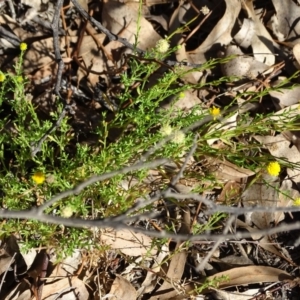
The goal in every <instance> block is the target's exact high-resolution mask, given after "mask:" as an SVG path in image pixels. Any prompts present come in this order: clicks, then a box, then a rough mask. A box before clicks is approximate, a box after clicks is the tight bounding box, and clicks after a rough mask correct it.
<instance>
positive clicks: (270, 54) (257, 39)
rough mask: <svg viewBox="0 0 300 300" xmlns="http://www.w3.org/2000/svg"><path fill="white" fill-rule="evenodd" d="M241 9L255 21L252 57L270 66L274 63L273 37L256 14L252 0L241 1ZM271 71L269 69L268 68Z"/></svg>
mask: <svg viewBox="0 0 300 300" xmlns="http://www.w3.org/2000/svg"><path fill="white" fill-rule="evenodd" d="M242 6H243V9H244V10H245V11H246V12H247V14H248V17H249V18H250V19H252V20H253V21H254V23H255V34H254V35H253V38H252V42H251V47H252V50H253V54H254V57H255V59H256V60H257V61H260V62H262V63H265V64H266V65H267V66H272V65H274V63H275V55H274V46H273V39H272V37H271V35H270V34H269V32H268V31H267V29H266V28H265V26H264V24H263V23H262V22H261V20H260V16H259V15H257V14H256V12H255V11H254V7H253V1H242ZM269 71H270V72H271V71H272V70H271V69H270V70H269Z"/></svg>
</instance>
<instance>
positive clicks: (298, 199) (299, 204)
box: [293, 197, 300, 206]
mask: <svg viewBox="0 0 300 300" xmlns="http://www.w3.org/2000/svg"><path fill="white" fill-rule="evenodd" d="M293 205H295V206H300V198H299V197H298V198H296V199H295V200H294V203H293Z"/></svg>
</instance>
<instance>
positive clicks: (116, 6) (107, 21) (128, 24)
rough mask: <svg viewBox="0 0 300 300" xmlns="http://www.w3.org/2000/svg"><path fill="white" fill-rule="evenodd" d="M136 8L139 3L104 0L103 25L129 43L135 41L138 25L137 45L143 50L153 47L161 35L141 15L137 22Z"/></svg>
mask: <svg viewBox="0 0 300 300" xmlns="http://www.w3.org/2000/svg"><path fill="white" fill-rule="evenodd" d="M138 9H139V3H134V2H130V3H120V2H116V1H108V0H106V1H104V3H103V9H102V23H103V26H104V27H106V28H107V29H108V30H109V31H111V32H112V33H114V34H118V35H121V36H122V38H126V39H127V40H128V41H129V42H130V43H134V42H135V37H136V30H137V28H138V27H139V28H140V31H139V43H138V47H139V48H140V49H143V50H146V49H150V48H153V47H155V44H156V42H157V41H158V40H160V39H161V36H160V35H159V34H158V33H157V32H156V31H155V30H154V29H153V26H152V24H151V23H150V22H148V21H147V20H146V19H145V18H144V17H143V16H140V23H138V18H139V17H138V14H139V12H138Z"/></svg>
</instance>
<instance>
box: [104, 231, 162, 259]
mask: <svg viewBox="0 0 300 300" xmlns="http://www.w3.org/2000/svg"><path fill="white" fill-rule="evenodd" d="M101 241H102V242H104V243H105V244H106V245H109V246H110V247H111V248H112V249H116V250H119V251H121V252H122V253H124V254H126V255H129V256H140V255H149V256H152V255H155V254H156V252H157V248H156V247H152V246H151V244H152V240H151V238H150V237H148V236H146V235H145V234H142V233H134V232H133V231H130V230H128V229H121V230H118V231H114V230H109V231H107V232H104V233H102V234H101Z"/></svg>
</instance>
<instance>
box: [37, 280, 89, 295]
mask: <svg viewBox="0 0 300 300" xmlns="http://www.w3.org/2000/svg"><path fill="white" fill-rule="evenodd" d="M58 295H60V297H58ZM42 299H45V300H56V299H61V300H77V299H80V300H88V299H90V297H89V292H88V290H87V288H86V286H85V284H84V282H83V281H82V280H80V279H79V278H77V277H72V278H69V277H67V278H63V279H61V280H58V281H56V282H55V283H50V284H46V285H45V286H44V288H43V294H42Z"/></svg>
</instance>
